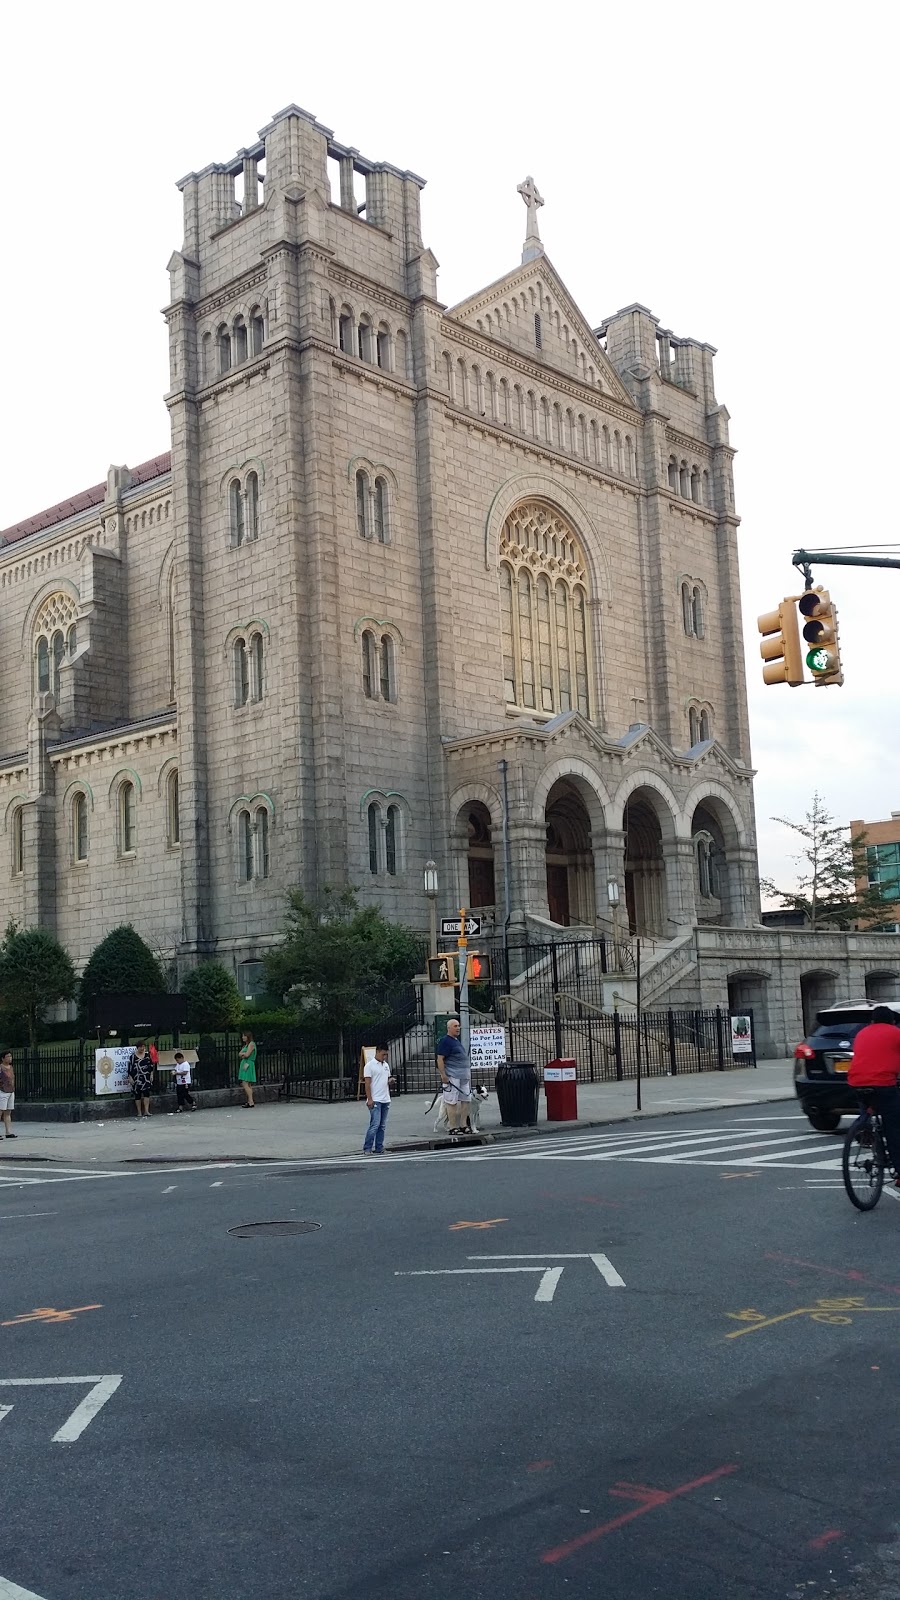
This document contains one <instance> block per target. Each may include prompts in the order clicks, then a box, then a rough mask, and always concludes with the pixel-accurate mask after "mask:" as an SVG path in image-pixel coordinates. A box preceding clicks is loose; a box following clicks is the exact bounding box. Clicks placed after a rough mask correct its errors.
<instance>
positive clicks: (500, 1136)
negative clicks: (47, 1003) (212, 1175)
mask: <svg viewBox="0 0 900 1600" xmlns="http://www.w3.org/2000/svg"><path fill="white" fill-rule="evenodd" d="M786 1100H791V1101H794V1102H797V1097H796V1094H795V1093H794V1092H793V1090H790V1091H788V1092H787V1093H785V1094H773V1095H767V1096H766V1097H765V1099H763V1100H722V1101H721V1102H720V1103H718V1104H717V1105H710V1106H702V1107H700V1108H699V1109H700V1110H702V1111H728V1110H733V1109H734V1107H735V1106H754V1105H762V1106H764V1105H778V1104H781V1103H782V1102H784V1101H786ZM797 1103H799V1102H797ZM697 1109H698V1108H697V1107H696V1106H694V1107H685V1108H680V1107H678V1106H667V1107H666V1109H665V1110H664V1111H658V1110H655V1109H650V1108H648V1109H647V1110H646V1111H644V1110H641V1111H637V1110H635V1111H632V1112H630V1113H629V1114H628V1115H627V1116H624V1117H610V1116H606V1117H602V1116H601V1117H579V1118H578V1119H577V1121H574V1122H552V1123H547V1122H537V1123H534V1124H533V1125H532V1126H526V1127H521V1128H503V1127H500V1128H493V1129H491V1130H490V1132H485V1133H481V1134H473V1135H472V1137H471V1138H469V1139H465V1140H461V1141H460V1142H459V1143H457V1144H455V1145H454V1144H451V1143H450V1141H449V1139H446V1138H441V1139H404V1140H401V1141H398V1142H397V1144H391V1145H388V1147H387V1148H388V1152H390V1153H394V1152H396V1154H398V1155H402V1154H404V1153H405V1152H407V1151H408V1152H414V1151H416V1150H422V1151H432V1150H472V1149H475V1148H477V1146H479V1145H486V1144H503V1143H505V1142H507V1141H508V1140H511V1139H526V1138H534V1136H535V1135H536V1134H537V1135H539V1136H540V1137H542V1138H552V1137H553V1136H554V1134H559V1133H577V1132H581V1131H583V1130H586V1129H590V1128H609V1127H613V1126H618V1124H619V1123H630V1122H643V1121H646V1120H647V1119H648V1118H657V1117H684V1116H691V1115H695V1114H696V1112H697ZM359 1154H360V1147H359V1145H358V1143H357V1144H354V1146H353V1148H352V1150H332V1151H330V1152H329V1154H328V1155H327V1156H326V1155H323V1156H304V1155H293V1156H261V1155H234V1154H232V1155H227V1156H226V1155H205V1156H190V1155H186V1156H180V1155H177V1154H170V1155H165V1156H162V1155H160V1156H125V1157H123V1158H121V1159H120V1160H118V1161H117V1160H116V1159H115V1157H112V1158H110V1161H109V1163H108V1165H110V1166H121V1167H130V1166H150V1167H171V1166H172V1165H173V1164H176V1165H178V1166H180V1167H190V1166H213V1165H225V1166H228V1165H238V1164H241V1165H246V1164H249V1163H253V1164H254V1165H260V1166H266V1165H272V1166H284V1165H286V1164H289V1163H290V1162H294V1161H336V1160H337V1161H340V1160H342V1159H344V1158H346V1157H348V1156H355V1155H359ZM4 1159H9V1160H14V1161H15V1162H16V1164H17V1165H18V1164H20V1163H22V1162H25V1161H34V1162H43V1163H45V1164H48V1165H49V1164H52V1163H54V1162H60V1163H65V1164H66V1165H71V1162H72V1158H71V1157H70V1156H43V1155H41V1156H36V1155H21V1156H19V1155H16V1156H11V1157H5V1155H3V1154H0V1162H2V1161H3V1160H4ZM92 1159H94V1160H97V1159H99V1158H98V1157H93V1158H92Z"/></svg>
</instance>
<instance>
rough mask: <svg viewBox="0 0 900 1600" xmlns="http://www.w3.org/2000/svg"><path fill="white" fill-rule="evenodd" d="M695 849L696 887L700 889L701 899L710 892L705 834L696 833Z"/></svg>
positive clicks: (707, 847)
mask: <svg viewBox="0 0 900 1600" xmlns="http://www.w3.org/2000/svg"><path fill="white" fill-rule="evenodd" d="M696 850H697V888H698V889H699V891H700V894H701V897H702V898H703V899H707V898H708V896H709V894H710V890H711V887H712V886H711V884H710V872H709V840H708V839H707V837H706V835H705V834H698V835H697V839H696Z"/></svg>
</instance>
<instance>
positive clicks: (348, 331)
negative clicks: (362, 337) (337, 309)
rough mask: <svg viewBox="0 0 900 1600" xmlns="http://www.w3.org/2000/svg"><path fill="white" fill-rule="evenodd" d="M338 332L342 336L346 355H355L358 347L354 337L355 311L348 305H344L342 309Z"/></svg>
mask: <svg viewBox="0 0 900 1600" xmlns="http://www.w3.org/2000/svg"><path fill="white" fill-rule="evenodd" d="M338 334H339V338H340V346H341V349H342V350H343V352H344V355H346V356H352V355H355V354H356V349H355V341H354V337H353V335H354V328H353V313H352V312H351V311H350V309H349V307H348V306H343V307H342V309H341V315H340V320H339V322H338Z"/></svg>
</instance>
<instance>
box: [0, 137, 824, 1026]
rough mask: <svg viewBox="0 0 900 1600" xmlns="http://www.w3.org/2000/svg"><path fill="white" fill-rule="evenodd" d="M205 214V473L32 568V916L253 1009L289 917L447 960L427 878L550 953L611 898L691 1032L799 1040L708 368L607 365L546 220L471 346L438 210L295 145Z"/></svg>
mask: <svg viewBox="0 0 900 1600" xmlns="http://www.w3.org/2000/svg"><path fill="white" fill-rule="evenodd" d="M179 187H180V188H181V190H182V193H183V197H184V241H183V244H182V247H181V249H180V250H178V251H176V252H175V254H174V255H173V256H172V258H171V261H170V263H169V270H170V278H171V303H170V305H169V307H168V309H167V311H166V318H167V322H168V329H169V345H170V378H171V382H170V390H169V393H168V395H167V396H166V404H167V406H168V410H169V415H170V426H171V450H170V452H167V453H166V454H164V455H160V456H158V457H156V458H155V459H154V460H152V461H149V462H146V463H144V464H143V465H141V466H139V467H137V468H134V469H128V468H126V467H111V468H110V470H109V473H108V476H107V480H106V482H105V483H103V484H98V485H96V486H95V487H94V488H92V489H89V490H87V491H85V492H84V493H82V494H79V495H76V496H75V497H74V498H73V499H71V500H69V501H66V502H64V503H63V504H61V505H57V506H54V507H52V508H51V509H50V510H48V511H46V512H43V513H41V514H39V515H38V516H35V517H32V518H30V519H29V520H28V521H26V522H23V523H20V524H18V525H16V526H15V527H13V528H9V529H7V530H6V531H5V533H4V534H3V535H2V536H0V597H2V605H0V644H2V649H3V659H4V662H5V665H6V692H5V694H4V697H3V700H2V703H0V751H5V752H7V754H5V755H3V756H2V757H0V827H2V829H3V834H4V836H5V842H6V848H7V862H8V870H7V871H6V872H3V873H0V915H2V916H3V917H4V920H5V919H6V918H8V917H10V916H12V917H15V918H16V919H18V920H21V921H24V922H30V923H35V922H40V923H42V924H43V925H45V926H48V927H51V928H53V929H54V930H55V931H56V933H57V934H58V936H59V938H60V939H61V940H62V941H63V942H64V943H65V944H66V945H67V947H68V948H69V950H70V951H71V952H72V954H73V957H74V958H75V959H76V960H77V961H79V962H81V961H83V960H84V959H85V958H86V956H87V954H88V953H89V951H90V949H91V948H92V947H93V945H94V944H95V943H96V941H97V939H98V938H100V937H101V936H102V934H103V933H104V932H106V931H107V930H108V929H109V927H110V926H112V925H114V924H115V923H116V922H119V921H122V920H126V919H127V920H131V921H133V922H134V924H135V926H136V927H137V928H138V929H139V931H140V932H141V933H142V934H143V935H144V936H145V937H147V938H148V939H149V940H150V941H151V942H152V943H154V944H155V945H157V946H158V947H159V948H160V949H164V950H167V951H171V952H173V953H174V954H175V955H176V956H177V958H178V960H179V961H180V962H181V963H182V964H185V963H188V964H189V963H190V962H192V961H193V960H195V959H196V958H197V957H198V956H200V955H203V954H212V953H215V954H216V955H217V957H218V958H219V959H224V960H225V961H226V962H228V963H229V964H231V965H233V967H234V969H235V971H236V974H237V976H238V980H239V983H240V985H241V988H242V990H243V992H245V993H248V992H251V991H252V990H253V988H254V985H255V983H256V981H257V975H258V972H259V962H260V959H261V956H262V955H263V953H264V951H265V948H266V947H267V945H268V944H270V943H271V942H272V941H273V940H274V939H275V938H277V935H278V929H279V927H280V923H281V920H282V908H283V897H284V893H285V891H286V890H287V889H288V888H290V887H292V886H294V885H300V886H301V887H302V888H303V889H304V890H306V891H307V892H308V893H309V894H315V893H316V892H317V891H318V890H320V889H321V888H322V887H323V886H325V885H331V884H339V883H341V882H345V881H347V880H349V881H350V882H352V883H354V884H355V885H357V886H359V887H360V888H361V890H362V892H363V895H364V897H365V898H369V899H372V900H374V901H377V903H378V904H380V905H381V906H382V908H383V909H384V911H385V912H386V913H387V914H388V915H390V916H393V917H399V918H402V919H404V920H406V921H409V922H412V923H415V924H419V925H422V924H423V923H424V921H425V906H424V902H423V900H422V895H421V885H422V867H423V864H424V862H425V860H426V859H428V858H429V857H433V858H434V859H435V860H436V861H437V862H438V866H439V871H440V878H441V883H442V888H443V894H442V899H443V900H444V901H445V905H446V909H452V908H453V907H454V906H456V905H458V904H460V903H463V902H465V903H468V904H471V905H473V906H480V907H482V908H484V910H485V916H486V918H487V919H488V921H490V920H491V918H493V919H495V920H496V921H497V922H498V923H501V924H502V923H507V922H508V924H509V926H510V928H511V930H512V931H513V932H518V933H521V932H523V931H525V930H530V931H531V932H532V933H538V934H540V933H544V934H550V933H553V932H554V931H555V930H557V929H560V928H569V929H579V928H580V929H582V930H585V931H587V930H597V929H599V930H601V931H607V932H608V931H610V917H611V912H610V905H609V894H608V884H609V882H610V881H611V880H613V881H615V882H617V883H618V884H619V886H620V891H621V903H622V908H623V912H622V914H623V917H624V915H625V913H626V912H627V919H628V925H629V927H630V928H631V930H632V931H635V932H638V933H641V934H644V935H646V936H647V937H648V938H650V939H652V940H653V941H654V943H653V945H652V947H651V948H652V951H653V955H652V961H651V962H650V967H653V968H654V970H655V974H656V977H655V980H653V979H652V976H651V972H650V968H649V967H648V985H650V986H651V992H652V985H653V982H654V981H655V986H656V995H657V998H658V999H659V1000H660V1001H662V1000H666V1001H667V1002H669V1003H671V1002H674V1001H679V1002H684V1001H693V1002H695V1003H696V1002H698V1001H701V1000H709V999H712V998H716V999H719V998H723V997H724V995H725V992H726V990H727V989H728V986H729V984H730V985H731V986H732V990H731V992H732V998H733V999H734V1002H735V1004H738V1005H741V1006H744V1005H747V1004H748V1003H750V1002H751V1000H753V999H754V997H755V1003H756V1004H757V1006H758V1007H760V1008H761V1010H760V1015H761V1016H762V1015H763V1014H766V1016H767V1017H768V1020H767V1021H766V1023H765V1028H766V1030H767V1032H771V1034H772V1037H773V1038H775V1039H777V1038H779V1037H780V1036H781V1034H782V1033H783V1031H784V1029H785V1028H786V1027H787V1024H786V1023H784V1022H783V1021H776V1020H775V1019H776V1018H781V1015H782V1011H783V1009H784V1007H783V1004H782V998H781V988H780V987H778V989H777V994H776V991H775V989H774V988H771V986H770V979H771V976H772V974H771V972H770V971H769V969H768V968H767V967H766V965H765V962H763V964H762V966H761V964H760V963H761V959H762V958H761V957H760V955H759V953H758V950H757V949H756V947H754V948H753V951H752V952H751V955H750V956H749V957H748V956H747V953H746V951H744V950H743V949H742V950H741V951H740V952H738V950H737V949H736V948H734V947H733V953H730V952H729V947H728V945H727V940H726V942H725V944H723V943H722V938H720V937H719V931H720V930H722V931H723V936H724V931H725V930H727V933H728V937H729V938H734V937H737V935H738V931H739V930H743V931H744V933H745V934H746V935H747V936H748V937H752V936H755V937H757V938H762V939H764V940H766V939H767V940H769V941H770V942H769V945H768V946H767V949H768V950H769V951H770V952H771V951H772V949H773V946H772V944H771V940H772V938H773V936H772V935H770V934H768V933H766V932H765V931H764V930H762V929H761V928H760V927H759V903H758V872H757V862H756V846H755V832H754V817H753V797H752V772H751V768H750V747H749V735H748V724H747V710H746V700H745V690H744V676H743V661H742V656H741V653H740V650H739V649H738V648H736V641H737V640H738V639H739V638H740V594H739V580H738V559H737V542H736V530H737V521H738V519H737V516H736V512H735V506H734V494H733V483H732V470H731V466H732V450H731V446H730V444H729V438H728V413H727V411H726V410H725V409H724V407H723V406H721V405H720V404H719V402H718V400H717V398H716V395H715V388H714V373H713V355H714V351H713V350H712V348H711V347H710V346H709V345H707V344H704V343H701V342H698V341H696V340H693V339H683V338H676V337H675V336H674V335H673V334H672V333H671V332H669V331H668V330H666V329H664V328H662V327H661V326H660V325H659V323H658V321H657V319H656V318H655V317H654V316H653V315H652V314H651V312H650V311H648V310H647V309H646V308H645V307H643V306H640V305H632V306H628V307H626V308H624V309H623V310H621V311H618V312H616V313H615V314H614V315H612V316H610V317H607V318H606V319H605V321H603V322H602V323H601V324H600V325H599V326H597V325H594V324H592V322H591V321H590V320H589V319H588V318H587V317H586V316H585V314H584V313H583V312H582V311H581V310H580V309H579V307H578V306H577V305H575V303H574V302H573V300H572V298H571V296H570V295H569V293H568V291H567V289H566V287H565V284H564V282H563V281H562V279H561V278H560V277H559V275H558V274H557V272H556V270H555V269H554V267H553V266H552V265H551V263H550V261H549V260H548V258H547V256H546V255H545V254H544V252H543V247H542V245H541V241H540V237H539V231H538V226H537V208H538V205H540V204H542V203H543V202H542V201H541V199H540V196H539V195H538V194H537V192H536V189H535V186H534V184H533V182H532V180H530V179H529V180H527V181H526V182H525V183H523V184H522V185H521V186H520V193H521V194H522V198H523V200H524V201H525V205H526V208H527V210H526V240H525V247H524V250H523V252H522V260H521V263H520V264H518V265H517V266H516V267H515V268H514V269H513V270H512V271H510V272H509V273H508V274H507V275H506V276H505V277H504V278H502V279H501V280H499V282H496V283H493V284H491V285H489V286H488V287H486V288H483V289H480V290H479V291H478V292H477V293H476V294H474V295H473V296H472V297H471V298H469V299H467V300H465V301H464V302H463V303H462V304H460V305H457V306H455V307H453V308H451V309H449V310H448V309H447V308H445V307H443V306H442V305H441V304H440V302H439V300H438V298H437V276H436V268H437V263H436V262H435V260H434V257H433V256H432V254H431V253H430V251H429V250H428V249H427V247H426V246H425V244H424V243H423V241H422V237H421V230H420V212H419V196H420V190H421V188H422V180H421V179H419V178H417V177H416V176H415V174H413V173H410V172H405V171H401V170H399V169H398V168H396V167H393V166H391V165H389V164H388V163H384V162H381V163H379V162H371V161H368V160H366V159H364V158H363V157H361V156H360V154H359V152H358V151H357V150H355V149H351V148H349V147H346V146H343V145H340V144H338V143H337V142H336V141H335V139H334V138H333V136H332V134H331V133H330V132H329V130H328V129H326V128H324V127H322V126H321V125H320V124H318V123H317V122H316V121H315V120H314V119H313V118H312V117H310V116H309V115H308V114H306V113H305V112H303V111H301V110H299V109H298V108H297V107H289V108H287V109H286V110H285V111H283V112H281V113H280V114H279V115H278V116H277V117H276V118H275V119H274V121H273V122H272V123H271V124H270V125H269V127H267V128H266V129H264V130H263V133H262V134H261V135H260V138H259V140H258V141H256V142H254V143H253V144H251V146H249V147H248V148H246V149H243V150H242V151H241V152H240V153H239V154H238V156H236V157H235V158H234V159H233V160H231V161H229V162H225V163H223V164H216V165H213V166H210V167H207V168H205V169H204V170H203V171H202V172H199V173H191V174H189V175H188V176H187V177H186V178H184V179H182V180H181V183H180V185H179ZM501 840H504V841H505V848H501ZM698 929H700V930H701V931H702V930H706V932H707V935H708V936H709V938H711V939H712V945H711V946H710V948H713V947H714V949H715V951H716V956H715V959H714V960H710V959H707V960H706V961H705V963H704V962H701V960H700V958H699V953H698V952H699V945H698V944H697V937H698V936H697V930H698ZM720 956H721V961H720V960H719V958H720ZM748 960H749V976H748V975H747V974H748ZM768 960H769V957H768V956H767V957H766V958H765V961H766V962H767V961H768ZM717 962H718V963H719V965H716V963H717ZM720 969H721V970H720ZM782 971H783V963H782V966H781V967H779V968H778V972H779V974H781V972H782ZM705 974H706V976H705ZM713 974H714V975H713ZM705 983H706V984H707V985H708V984H710V983H712V984H713V985H714V986H715V995H714V996H713V995H712V993H711V992H707V989H704V984H705ZM777 983H778V984H779V985H780V983H781V978H780V976H779V978H778V979H777ZM795 1009H796V1008H795Z"/></svg>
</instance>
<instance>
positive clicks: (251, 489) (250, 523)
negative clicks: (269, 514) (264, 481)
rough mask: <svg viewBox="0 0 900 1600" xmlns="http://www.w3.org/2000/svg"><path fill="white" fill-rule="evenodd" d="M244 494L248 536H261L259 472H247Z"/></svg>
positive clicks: (256, 537) (253, 537) (250, 537)
mask: <svg viewBox="0 0 900 1600" xmlns="http://www.w3.org/2000/svg"><path fill="white" fill-rule="evenodd" d="M244 496H245V499H246V508H247V519H246V520H247V538H248V539H258V538H259V474H258V473H256V472H248V473H247V482H246V484H245V486H244Z"/></svg>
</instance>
